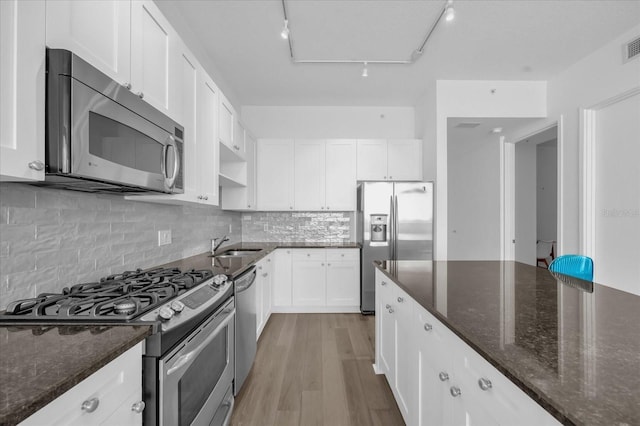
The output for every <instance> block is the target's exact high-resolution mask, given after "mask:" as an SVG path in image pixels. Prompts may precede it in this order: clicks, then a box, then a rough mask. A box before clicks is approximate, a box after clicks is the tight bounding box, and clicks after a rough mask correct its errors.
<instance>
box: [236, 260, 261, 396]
mask: <svg viewBox="0 0 640 426" xmlns="http://www.w3.org/2000/svg"><path fill="white" fill-rule="evenodd" d="M255 281H256V267H255V266H253V267H251V269H249V270H247V271H245V272H244V273H243V274H242V275H240V276H239V277H237V278H236V279H235V281H234V288H235V298H236V374H235V380H234V382H233V394H234V395H238V393H239V392H240V389H241V388H242V384H243V383H244V381H245V379H246V378H247V376H248V375H249V371H250V370H251V366H252V365H253V360H254V359H255V357H256V350H257V346H258V344H257V341H256V340H257V330H256V315H257V314H256V287H255V286H254V285H253V284H254V283H255Z"/></svg>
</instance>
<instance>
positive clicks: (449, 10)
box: [444, 0, 456, 22]
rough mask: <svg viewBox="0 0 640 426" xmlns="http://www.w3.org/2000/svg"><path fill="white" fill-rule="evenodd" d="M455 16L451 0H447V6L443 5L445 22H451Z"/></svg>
mask: <svg viewBox="0 0 640 426" xmlns="http://www.w3.org/2000/svg"><path fill="white" fill-rule="evenodd" d="M455 17H456V11H455V10H454V9H453V0H448V1H447V6H446V7H445V11H444V19H445V20H446V21H447V22H451V21H453V19H454V18H455Z"/></svg>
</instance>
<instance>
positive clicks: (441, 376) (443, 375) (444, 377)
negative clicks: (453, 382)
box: [438, 371, 449, 382]
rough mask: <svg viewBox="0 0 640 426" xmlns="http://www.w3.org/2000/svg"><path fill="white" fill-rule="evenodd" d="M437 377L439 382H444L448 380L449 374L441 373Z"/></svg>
mask: <svg viewBox="0 0 640 426" xmlns="http://www.w3.org/2000/svg"><path fill="white" fill-rule="evenodd" d="M438 377H439V378H440V381H441V382H446V381H447V380H449V374H448V373H447V372H446V371H441V372H440V374H438Z"/></svg>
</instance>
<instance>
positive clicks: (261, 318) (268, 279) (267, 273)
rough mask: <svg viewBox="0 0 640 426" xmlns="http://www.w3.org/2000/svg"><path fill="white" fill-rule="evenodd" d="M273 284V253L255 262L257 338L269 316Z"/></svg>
mask: <svg viewBox="0 0 640 426" xmlns="http://www.w3.org/2000/svg"><path fill="white" fill-rule="evenodd" d="M272 285H273V254H269V255H268V256H267V257H265V258H263V259H262V260H260V261H259V262H258V263H257V264H256V282H255V283H254V286H255V287H256V335H257V337H258V338H259V337H260V334H261V333H262V330H264V326H265V325H266V324H267V321H268V320H269V316H271V307H272V305H273V303H272V300H273V299H272Z"/></svg>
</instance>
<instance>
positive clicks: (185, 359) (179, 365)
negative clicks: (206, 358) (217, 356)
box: [166, 308, 236, 377]
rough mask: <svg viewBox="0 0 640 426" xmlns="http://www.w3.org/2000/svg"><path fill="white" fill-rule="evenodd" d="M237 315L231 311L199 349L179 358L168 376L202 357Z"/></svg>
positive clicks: (168, 371) (234, 311)
mask: <svg viewBox="0 0 640 426" xmlns="http://www.w3.org/2000/svg"><path fill="white" fill-rule="evenodd" d="M235 313H236V310H235V308H234V309H233V310H231V311H229V313H228V314H227V317H226V318H225V319H224V320H223V321H222V322H221V323H220V324H218V326H217V327H216V328H215V330H213V331H212V332H210V333H209V336H207V338H206V339H205V340H204V341H203V342H202V343H200V344H199V345H198V347H197V348H195V349H194V350H192V351H191V352H188V353H186V354H184V355H180V357H179V358H178V360H177V361H176V363H175V364H173V365H172V366H171V367H170V368H169V370H167V374H166V376H167V377H168V376H170V375H172V374H173V373H175V372H176V371H178V370H180V369H182V367H184V366H185V365H186V364H188V363H189V361H191V360H192V359H193V358H195V357H197V356H198V355H200V352H202V351H203V350H204V348H205V347H207V345H208V344H209V343H211V341H212V340H213V339H215V338H216V336H217V335H218V334H219V333H220V330H222V329H223V328H224V327H226V326H227V325H228V324H229V323H230V322H231V320H232V319H233V318H234V316H235Z"/></svg>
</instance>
